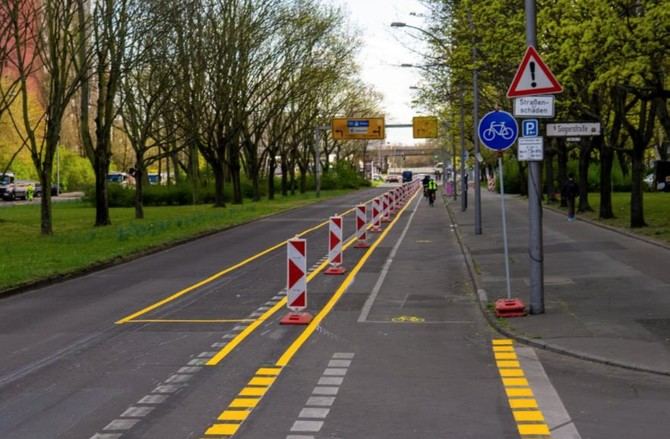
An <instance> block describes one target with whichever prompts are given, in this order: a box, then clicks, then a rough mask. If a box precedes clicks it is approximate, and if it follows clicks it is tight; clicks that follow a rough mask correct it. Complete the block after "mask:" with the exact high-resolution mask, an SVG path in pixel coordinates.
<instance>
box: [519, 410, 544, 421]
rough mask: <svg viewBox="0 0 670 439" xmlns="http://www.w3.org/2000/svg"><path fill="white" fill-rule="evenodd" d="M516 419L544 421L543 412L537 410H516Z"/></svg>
mask: <svg viewBox="0 0 670 439" xmlns="http://www.w3.org/2000/svg"><path fill="white" fill-rule="evenodd" d="M512 414H513V415H514V420H515V421H517V422H519V421H544V416H543V415H542V412H540V411H535V410H514V411H513V412H512Z"/></svg>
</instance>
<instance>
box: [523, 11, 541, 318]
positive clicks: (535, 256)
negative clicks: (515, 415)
mask: <svg viewBox="0 0 670 439" xmlns="http://www.w3.org/2000/svg"><path fill="white" fill-rule="evenodd" d="M525 7H526V44H527V45H528V46H532V47H536V46H537V36H536V16H537V14H536V6H535V0H525ZM540 165H541V162H538V161H531V162H529V163H528V222H529V237H528V238H529V239H528V254H529V255H530V276H529V277H530V313H531V314H542V313H544V251H543V244H542V196H541V189H540V188H541V187H542V182H541V178H540V176H541V166H540Z"/></svg>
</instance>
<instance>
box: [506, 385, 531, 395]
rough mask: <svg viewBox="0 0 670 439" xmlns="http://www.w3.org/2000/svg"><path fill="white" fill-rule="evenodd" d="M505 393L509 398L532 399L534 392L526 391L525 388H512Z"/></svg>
mask: <svg viewBox="0 0 670 439" xmlns="http://www.w3.org/2000/svg"><path fill="white" fill-rule="evenodd" d="M505 393H507V396H508V397H509V398H512V397H516V396H530V397H531V398H532V397H533V391H532V390H530V389H527V388H526V389H524V388H517V387H512V388H509V389H508V388H505Z"/></svg>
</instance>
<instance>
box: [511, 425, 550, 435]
mask: <svg viewBox="0 0 670 439" xmlns="http://www.w3.org/2000/svg"><path fill="white" fill-rule="evenodd" d="M517 428H518V429H519V433H520V434H521V435H533V436H549V427H547V425H546V424H518V425H517Z"/></svg>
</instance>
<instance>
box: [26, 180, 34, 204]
mask: <svg viewBox="0 0 670 439" xmlns="http://www.w3.org/2000/svg"><path fill="white" fill-rule="evenodd" d="M34 193H35V186H33V184H32V183H28V186H26V200H27V201H33V194H34Z"/></svg>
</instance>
